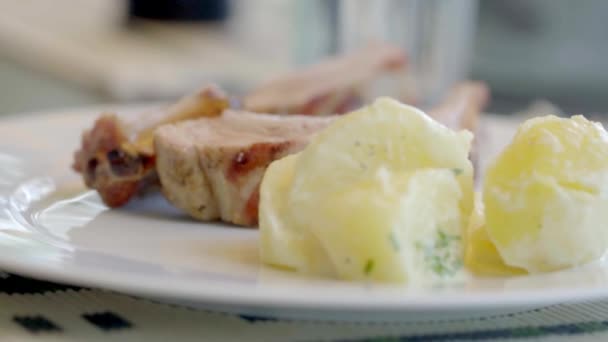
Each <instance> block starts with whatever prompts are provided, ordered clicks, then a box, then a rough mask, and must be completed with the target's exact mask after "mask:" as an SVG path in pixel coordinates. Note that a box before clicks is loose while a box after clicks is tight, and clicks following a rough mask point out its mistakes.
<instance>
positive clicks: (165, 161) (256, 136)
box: [154, 110, 332, 226]
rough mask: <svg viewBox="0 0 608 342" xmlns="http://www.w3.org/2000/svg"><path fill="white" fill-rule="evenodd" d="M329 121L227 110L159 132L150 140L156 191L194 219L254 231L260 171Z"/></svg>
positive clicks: (302, 144)
mask: <svg viewBox="0 0 608 342" xmlns="http://www.w3.org/2000/svg"><path fill="white" fill-rule="evenodd" d="M331 121H332V117H309V116H301V115H290V116H277V115H268V114H254V113H248V112H240V111H231V110H227V111H225V112H224V114H223V115H221V116H219V117H214V118H202V119H198V120H192V121H185V122H180V123H176V124H169V125H165V126H162V127H160V128H159V129H157V130H156V134H155V138H154V146H155V149H156V168H157V172H158V175H159V177H160V181H161V184H162V191H163V193H164V195H165V196H166V198H167V199H168V200H169V201H170V202H171V203H172V204H173V205H175V206H176V207H178V208H180V209H183V210H184V211H186V212H187V213H188V214H190V215H191V216H192V217H194V218H197V219H200V220H216V219H220V220H222V221H225V222H230V223H234V224H238V225H244V226H254V225H256V224H257V220H258V199H259V185H260V182H261V180H262V177H263V175H264V171H265V170H266V167H267V166H268V165H269V164H270V163H271V162H272V161H274V160H276V159H280V158H282V157H284V156H286V155H288V154H292V153H295V152H298V151H300V150H302V149H303V148H304V147H305V146H306V145H307V144H308V142H309V140H310V138H311V136H312V135H313V134H314V133H315V132H318V131H319V130H321V129H323V128H324V127H326V126H327V125H328V124H329V123H330V122H331Z"/></svg>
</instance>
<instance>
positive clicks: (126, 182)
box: [72, 86, 229, 207]
mask: <svg viewBox="0 0 608 342" xmlns="http://www.w3.org/2000/svg"><path fill="white" fill-rule="evenodd" d="M228 105H229V101H228V98H227V96H226V95H225V94H224V93H223V92H222V91H221V90H220V89H219V88H217V87H215V86H207V87H204V88H203V89H201V90H200V91H198V92H196V93H194V94H191V95H189V96H186V97H184V98H182V99H181V100H180V101H178V102H177V103H176V104H174V105H172V106H170V107H169V108H166V109H165V110H160V111H158V112H149V113H142V114H141V115H137V116H134V117H127V118H124V117H119V116H117V115H116V114H114V113H105V114H102V115H101V116H100V117H99V118H98V119H97V120H96V121H95V123H94V125H93V127H92V128H91V129H90V130H87V131H85V132H84V133H83V135H82V141H81V146H80V148H79V149H78V150H77V151H76V152H75V153H74V162H73V165H72V167H73V169H74V170H75V171H77V172H80V173H81V174H82V177H83V179H84V182H85V184H86V185H87V186H88V187H89V188H92V189H95V190H97V192H98V193H99V195H100V196H101V198H102V199H103V201H104V203H105V204H106V205H108V206H109V207H118V206H121V205H124V204H125V203H127V202H128V201H129V200H130V199H131V198H132V197H133V196H135V195H136V194H138V193H140V192H142V191H144V190H146V189H148V188H149V187H150V185H151V184H156V183H157V182H158V180H157V177H156V172H155V167H154V165H155V154H154V149H153V146H152V137H153V132H154V130H155V129H156V128H157V127H158V126H160V125H163V124H168V123H171V122H176V121H183V120H187V119H192V118H197V117H203V116H215V115H220V114H221V113H222V111H223V110H224V109H225V108H227V107H228Z"/></svg>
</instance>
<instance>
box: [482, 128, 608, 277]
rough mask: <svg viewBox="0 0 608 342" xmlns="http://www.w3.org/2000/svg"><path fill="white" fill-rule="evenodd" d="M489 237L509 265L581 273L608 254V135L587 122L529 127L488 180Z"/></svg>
mask: <svg viewBox="0 0 608 342" xmlns="http://www.w3.org/2000/svg"><path fill="white" fill-rule="evenodd" d="M483 199H484V203H485V206H486V210H485V214H486V231H487V233H488V236H489V238H490V239H491V241H492V242H493V243H494V245H495V246H496V249H497V250H498V252H499V253H500V255H501V257H502V259H503V260H504V262H505V263H506V264H507V265H510V266H513V267H519V268H523V269H525V270H527V271H528V272H531V273H537V272H547V271H553V270H558V269H563V268H567V267H572V266H577V265H581V264H583V263H586V262H589V261H591V260H594V259H597V258H599V257H600V256H602V255H603V254H604V253H605V251H606V248H607V247H608V229H607V228H608V227H606V225H607V224H608V134H607V133H606V131H605V130H604V128H603V127H602V126H601V125H600V124H598V123H593V122H590V121H588V120H587V119H585V118H584V117H582V116H574V117H572V118H558V117H555V116H546V117H540V118H534V119H531V120H528V121H527V122H525V123H524V124H523V125H522V126H521V127H520V128H519V130H518V132H517V134H516V135H515V137H514V138H513V141H512V142H511V143H510V145H509V146H507V147H506V149H505V150H504V151H503V152H502V153H501V154H500V155H499V156H498V158H497V159H496V160H495V161H494V163H493V164H491V165H490V167H489V168H488V170H487V172H486V178H485V180H484V189H483Z"/></svg>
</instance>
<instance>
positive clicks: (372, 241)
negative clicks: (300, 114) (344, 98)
mask: <svg viewBox="0 0 608 342" xmlns="http://www.w3.org/2000/svg"><path fill="white" fill-rule="evenodd" d="M471 140H472V135H471V133H469V132H466V131H463V132H454V131H452V130H450V129H448V128H446V127H445V126H443V125H441V124H439V123H437V122H435V121H434V120H433V119H431V118H430V117H428V116H427V115H426V114H424V113H423V112H421V111H419V110H417V109H416V108H413V107H410V106H406V105H403V104H401V103H399V102H397V101H395V100H391V99H387V98H382V99H378V100H376V101H375V102H374V103H373V104H372V105H370V106H368V107H365V108H362V109H360V110H358V111H356V112H353V113H351V114H348V115H345V116H343V117H341V118H340V119H338V120H336V121H335V122H334V123H333V124H332V125H330V126H329V127H328V128H327V129H326V130H324V131H323V132H321V133H320V134H319V135H318V136H316V137H315V139H314V140H313V141H312V143H311V144H310V145H309V146H308V147H307V148H306V149H305V150H304V151H302V152H301V153H299V154H298V156H296V157H290V158H289V159H288V160H287V161H286V160H285V159H283V160H280V161H277V162H274V163H273V164H271V166H270V168H269V170H268V171H267V172H266V174H265V176H264V180H263V182H262V188H261V203H260V230H261V234H262V243H261V249H262V251H261V255H262V259H263V261H264V262H266V263H269V264H273V265H279V266H283V267H288V268H292V269H295V270H298V271H301V272H307V273H320V274H332V275H334V276H338V277H340V278H344V279H366V280H378V281H394V282H404V281H415V280H416V281H417V280H423V279H426V280H429V279H431V280H432V279H437V278H449V277H457V276H459V275H462V274H463V272H462V256H463V251H462V230H463V228H464V227H465V226H466V224H467V222H468V219H469V216H470V213H471V210H472V207H473V168H472V165H471V163H470V161H469V160H468V153H469V150H470V146H471ZM276 244H283V245H282V246H276ZM288 246H291V247H288ZM294 246H295V247H294ZM291 250H293V251H296V252H294V254H293V255H287V254H290V251H291ZM313 254H314V257H313V256H312V255H313ZM323 260H326V261H325V262H323ZM323 263H325V264H326V265H327V266H328V267H320V265H321V264H323Z"/></svg>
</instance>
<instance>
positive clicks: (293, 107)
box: [243, 43, 406, 115]
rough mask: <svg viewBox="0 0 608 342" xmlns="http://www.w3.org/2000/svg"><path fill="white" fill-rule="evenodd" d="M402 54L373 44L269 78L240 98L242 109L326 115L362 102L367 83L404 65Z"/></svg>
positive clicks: (397, 49) (352, 108) (358, 105)
mask: <svg viewBox="0 0 608 342" xmlns="http://www.w3.org/2000/svg"><path fill="white" fill-rule="evenodd" d="M405 61H406V58H405V53H404V52H403V51H402V50H401V49H399V48H397V47H395V46H393V45H389V44H379V43H378V44H372V45H369V46H367V47H366V48H364V49H362V50H359V51H356V52H354V53H351V54H347V55H344V56H340V57H336V58H333V59H329V60H327V61H324V62H321V63H318V64H315V65H312V66H310V67H307V68H303V69H301V70H296V71H293V72H290V73H287V74H285V75H281V76H279V77H278V78H275V79H272V80H270V81H268V82H266V83H263V84H261V85H260V86H259V87H257V88H255V89H253V91H251V92H250V93H249V94H248V95H247V96H245V98H244V99H243V108H244V109H245V110H248V111H252V112H258V113H279V114H308V115H327V114H340V113H346V112H349V111H351V110H354V109H356V108H358V107H360V106H361V105H362V103H361V101H362V100H361V99H362V96H361V94H360V92H361V90H362V88H363V87H365V86H366V85H367V84H369V82H371V81H373V80H374V79H376V78H378V77H380V76H381V75H383V74H386V73H389V72H396V71H399V70H403V69H404V68H405Z"/></svg>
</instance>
